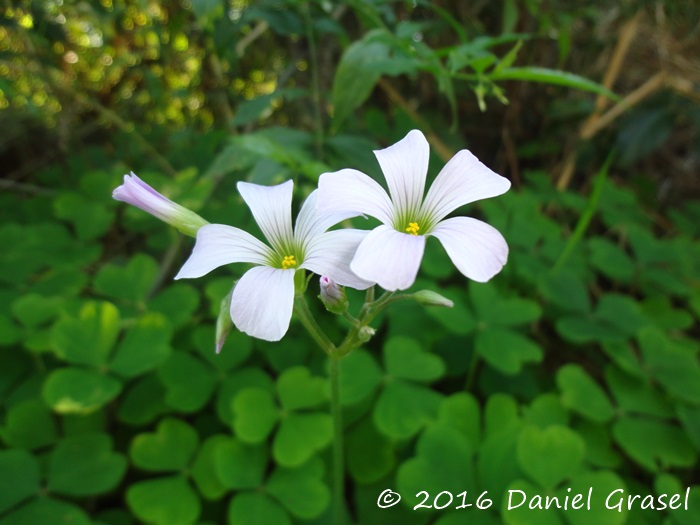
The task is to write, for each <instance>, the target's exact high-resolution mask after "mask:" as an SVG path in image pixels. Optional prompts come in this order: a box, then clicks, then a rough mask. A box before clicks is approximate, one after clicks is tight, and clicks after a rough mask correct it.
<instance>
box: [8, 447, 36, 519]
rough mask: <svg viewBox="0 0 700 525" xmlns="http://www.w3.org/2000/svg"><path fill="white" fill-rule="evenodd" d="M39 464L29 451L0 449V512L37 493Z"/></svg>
mask: <svg viewBox="0 0 700 525" xmlns="http://www.w3.org/2000/svg"><path fill="white" fill-rule="evenodd" d="M39 481H40V479H39V464H38V463H37V461H36V459H35V458H34V456H32V455H31V454H30V453H29V452H26V451H24V450H18V449H9V450H0V514H2V513H3V512H5V511H6V510H8V509H10V508H12V507H14V506H15V505H17V504H19V503H21V502H22V501H24V500H26V499H28V498H30V497H32V496H34V495H37V494H39V488H40V486H39Z"/></svg>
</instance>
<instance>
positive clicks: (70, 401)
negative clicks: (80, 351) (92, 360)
mask: <svg viewBox="0 0 700 525" xmlns="http://www.w3.org/2000/svg"><path fill="white" fill-rule="evenodd" d="M121 389H122V385H121V383H120V382H119V381H117V380H116V379H114V378H112V377H110V376H108V375H104V374H101V373H99V372H96V371H93V370H87V369H83V368H75V367H67V368H58V369H56V370H54V371H53V372H51V373H50V374H49V376H48V378H47V379H46V382H45V383H44V388H43V396H44V400H45V401H46V402H47V403H48V404H49V405H50V406H51V407H52V408H53V409H54V410H55V411H56V412H59V413H62V414H89V413H90V412H94V411H95V410H98V409H99V408H100V407H102V406H104V405H105V404H107V403H108V402H110V401H111V400H112V399H114V398H115V397H117V396H118V395H119V392H121Z"/></svg>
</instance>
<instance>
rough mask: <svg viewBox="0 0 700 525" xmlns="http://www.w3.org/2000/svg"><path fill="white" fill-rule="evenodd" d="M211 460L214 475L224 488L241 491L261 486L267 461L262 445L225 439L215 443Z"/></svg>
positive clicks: (266, 452) (264, 448) (266, 453)
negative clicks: (212, 460) (213, 466)
mask: <svg viewBox="0 0 700 525" xmlns="http://www.w3.org/2000/svg"><path fill="white" fill-rule="evenodd" d="M213 459H214V461H215V470H216V473H217V474H218V476H219V479H220V480H221V482H222V483H223V485H224V486H225V487H227V488H229V489H232V490H241V489H257V488H258V487H260V486H262V484H263V481H264V478H265V469H266V467H267V461H268V450H267V447H266V446H265V445H264V444H260V445H248V444H245V443H242V442H241V441H239V440H237V439H235V438H227V439H225V440H221V441H220V442H219V443H217V445H216V448H215V450H214V452H213Z"/></svg>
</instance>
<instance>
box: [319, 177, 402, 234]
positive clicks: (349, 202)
mask: <svg viewBox="0 0 700 525" xmlns="http://www.w3.org/2000/svg"><path fill="white" fill-rule="evenodd" d="M316 209H317V210H318V211H319V212H320V213H328V212H329V211H332V210H336V211H338V210H343V211H352V212H355V213H357V214H360V213H363V214H367V215H371V216H372V217H375V218H377V219H379V220H380V221H382V222H383V223H384V224H391V218H392V210H393V208H392V204H391V200H390V199H389V195H387V193H386V191H384V188H382V187H381V186H380V185H379V183H378V182H377V181H375V180H374V179H372V178H371V177H369V176H368V175H365V174H364V173H362V172H360V171H357V170H351V169H344V170H340V171H335V172H333V173H324V174H322V175H321V177H320V178H319V179H318V197H317V204H316Z"/></svg>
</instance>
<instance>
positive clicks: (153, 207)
mask: <svg viewBox="0 0 700 525" xmlns="http://www.w3.org/2000/svg"><path fill="white" fill-rule="evenodd" d="M112 198H113V199H116V200H118V201H122V202H126V203H127V204H131V205H132V206H136V207H137V208H141V209H142V210H143V211H145V212H148V213H150V214H151V215H153V216H154V217H157V218H159V219H160V220H161V221H164V222H167V223H168V224H170V225H171V226H174V227H175V228H177V229H178V230H180V231H181V232H182V233H184V234H187V235H191V236H192V237H194V236H195V235H196V234H197V230H198V229H199V228H201V227H202V226H204V225H205V224H209V223H208V222H207V221H205V220H204V219H202V218H201V217H200V216H199V215H197V214H196V213H195V212H193V211H191V210H188V209H187V208H185V207H184V206H180V205H179V204H177V203H175V202H173V201H171V200H170V199H168V198H166V197H164V196H163V195H161V194H160V193H158V192H157V191H156V190H154V189H153V188H151V187H150V186H149V185H148V184H146V183H145V182H143V181H142V180H141V179H139V178H138V177H137V176H136V174H135V173H134V172H133V171H132V172H131V175H124V184H122V185H121V186H118V187H117V188H115V189H114V191H113V192H112Z"/></svg>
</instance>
